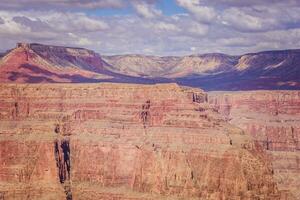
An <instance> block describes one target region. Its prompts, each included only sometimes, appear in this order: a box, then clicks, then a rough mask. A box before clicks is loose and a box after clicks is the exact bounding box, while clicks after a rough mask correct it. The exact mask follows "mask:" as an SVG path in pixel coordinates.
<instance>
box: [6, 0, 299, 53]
mask: <svg viewBox="0 0 300 200" xmlns="http://www.w3.org/2000/svg"><path fill="white" fill-rule="evenodd" d="M299 13H300V1H295V0H285V1H281V0H264V1H261V0H248V1H240V0H91V1H84V0H72V1H71V0H61V1H42V0H41V1H39V0H23V1H21V2H20V1H19V0H1V2H0V42H1V47H0V51H5V50H7V49H10V48H13V47H14V46H15V43H16V42H19V41H24V42H36V43H44V44H52V45H63V46H75V47H84V48H88V49H92V50H95V51H97V52H99V53H101V54H150V55H187V54H201V53H211V52H220V53H226V54H233V55H238V54H244V53H248V52H257V51H264V50H276V49H295V48H299V47H300V14H299Z"/></svg>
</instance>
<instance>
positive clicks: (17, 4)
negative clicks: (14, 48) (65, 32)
mask: <svg viewBox="0 0 300 200" xmlns="http://www.w3.org/2000/svg"><path fill="white" fill-rule="evenodd" d="M122 6H124V1H123V0H89V1H86V0H52V1H42V0H1V2H0V8H1V9H32V8H34V9H42V10H45V9H49V8H59V9H64V8H67V9H72V8H74V9H79V8H81V9H96V8H120V7H122Z"/></svg>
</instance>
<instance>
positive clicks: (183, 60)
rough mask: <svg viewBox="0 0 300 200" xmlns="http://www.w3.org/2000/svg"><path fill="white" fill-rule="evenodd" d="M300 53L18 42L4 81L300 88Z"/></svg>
mask: <svg viewBox="0 0 300 200" xmlns="http://www.w3.org/2000/svg"><path fill="white" fill-rule="evenodd" d="M0 57H1V55H0ZM299 58H300V50H297V49H295V50H282V51H266V52H258V53H251V54H245V55H241V56H230V55H226V54H220V53H209V54H200V55H190V56H165V57H159V56H146V55H116V56H100V55H99V54H97V53H95V52H93V51H91V50H87V49H83V48H72V47H61V46H50V45H42V44H27V43H18V44H17V47H16V48H15V49H12V50H11V51H9V52H8V53H7V54H6V55H5V56H4V57H3V58H1V59H0V82H2V83H3V82H5V83H7V82H9V83H15V82H18V83H69V82H72V83H83V82H87V83H95V82H118V83H120V82H121V83H143V84H148V83H167V82H176V83H178V84H180V85H185V86H192V87H200V88H203V89H205V90H207V91H222V90H223V91H224V90H225V91H229V90H230V91H232V90H233V91H239V90H254V89H268V90H270V89H271V90H274V89H289V90H291V89H293V90H296V89H300V82H299V80H300V78H299V77H300V68H299V67H298V65H299V63H300V59H299Z"/></svg>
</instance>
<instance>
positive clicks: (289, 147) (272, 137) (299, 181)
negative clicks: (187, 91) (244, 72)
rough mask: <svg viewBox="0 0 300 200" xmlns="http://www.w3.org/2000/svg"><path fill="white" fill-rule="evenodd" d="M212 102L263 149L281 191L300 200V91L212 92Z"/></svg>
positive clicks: (210, 100)
mask: <svg viewBox="0 0 300 200" xmlns="http://www.w3.org/2000/svg"><path fill="white" fill-rule="evenodd" d="M209 103H210V104H211V105H212V106H213V107H214V108H215V110H217V111H218V112H219V113H221V114H222V115H223V116H224V117H225V118H226V119H227V120H228V121H229V122H230V123H231V124H233V125H236V126H238V127H240V128H242V129H243V130H245V131H246V132H247V133H250V134H251V135H252V137H253V139H254V140H255V141H257V142H258V143H260V144H261V145H262V146H263V148H264V149H265V150H266V151H267V153H268V154H269V155H270V158H271V159H272V166H273V170H274V177H275V179H276V182H277V183H278V186H279V188H280V189H281V190H286V191H291V193H292V194H291V195H293V197H294V198H295V199H299V198H300V193H299V187H300V142H299V141H300V92H299V91H252V92H211V93H209ZM291 198H292V197H289V198H288V199H291Z"/></svg>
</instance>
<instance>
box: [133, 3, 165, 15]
mask: <svg viewBox="0 0 300 200" xmlns="http://www.w3.org/2000/svg"><path fill="white" fill-rule="evenodd" d="M131 4H132V6H133V8H134V9H135V11H136V12H137V14H138V15H140V16H142V17H145V18H155V17H158V16H160V15H161V14H162V12H161V10H158V9H156V8H155V5H154V4H151V3H150V2H147V1H141V0H132V1H131Z"/></svg>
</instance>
